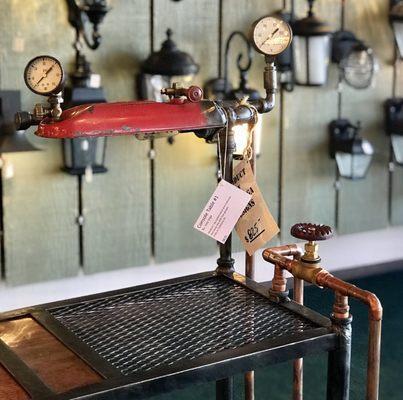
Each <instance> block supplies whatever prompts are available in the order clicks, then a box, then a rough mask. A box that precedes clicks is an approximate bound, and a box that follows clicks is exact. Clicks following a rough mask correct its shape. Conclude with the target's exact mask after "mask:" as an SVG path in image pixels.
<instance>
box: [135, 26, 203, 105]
mask: <svg viewBox="0 0 403 400" xmlns="http://www.w3.org/2000/svg"><path fill="white" fill-rule="evenodd" d="M166 35H167V39H166V40H165V41H164V42H163V43H162V46H161V49H160V50H159V51H155V52H153V53H151V54H150V56H149V57H148V58H147V59H146V60H145V61H144V62H143V63H142V65H141V73H140V74H139V76H138V96H139V98H140V99H144V100H155V101H164V99H163V97H162V95H161V89H162V88H165V87H171V86H172V84H173V83H174V82H177V83H179V84H180V85H181V86H189V83H190V82H191V81H192V80H193V78H194V76H195V75H196V74H197V73H198V72H199V65H198V64H196V63H195V61H194V59H193V58H192V56H191V55H190V54H188V53H185V52H184V51H181V50H179V49H178V47H177V46H176V44H175V42H174V41H173V40H172V39H171V36H172V30H171V29H168V30H167V31H166Z"/></svg>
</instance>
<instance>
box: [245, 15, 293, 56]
mask: <svg viewBox="0 0 403 400" xmlns="http://www.w3.org/2000/svg"><path fill="white" fill-rule="evenodd" d="M291 41H292V30H291V27H290V25H288V23H287V22H285V21H283V20H281V19H279V18H275V17H263V18H261V19H259V20H258V21H256V22H255V23H254V24H253V27H252V43H253V45H254V47H255V49H256V50H257V51H258V52H260V53H262V54H265V55H267V56H276V55H278V54H280V53H282V52H283V51H284V50H285V49H286V48H287V47H288V46H289V45H290V43H291Z"/></svg>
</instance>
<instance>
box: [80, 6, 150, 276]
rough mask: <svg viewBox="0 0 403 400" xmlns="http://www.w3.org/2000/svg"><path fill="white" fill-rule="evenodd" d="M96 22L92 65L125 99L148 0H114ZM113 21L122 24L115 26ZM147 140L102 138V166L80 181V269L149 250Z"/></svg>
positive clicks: (135, 259) (145, 257)
mask: <svg viewBox="0 0 403 400" xmlns="http://www.w3.org/2000/svg"><path fill="white" fill-rule="evenodd" d="M112 7H113V9H112V11H111V12H110V13H109V14H108V15H107V17H106V18H105V21H104V23H103V24H102V28H101V29H102V35H103V37H104V39H103V43H102V45H101V46H100V48H99V50H97V52H95V54H90V56H91V59H93V60H94V63H93V69H94V71H96V72H97V73H100V74H101V76H103V77H104V79H103V83H104V88H105V91H106V97H107V100H108V101H120V100H124V101H126V100H131V99H133V97H134V93H135V87H134V77H135V74H136V73H137V72H138V69H139V64H140V62H141V61H142V60H143V59H145V58H146V57H147V56H148V53H149V48H150V35H149V26H150V18H151V16H150V5H149V0H136V2H135V4H134V2H133V1H132V0H119V1H115V2H113V3H112ZM117 26H121V27H124V29H116V27H117ZM147 153H148V143H147V142H140V141H138V140H137V139H135V138H133V137H121V138H108V142H107V150H106V166H107V168H108V172H107V173H106V174H99V175H95V176H94V180H93V182H91V183H85V182H84V185H83V206H84V271H85V272H87V273H92V272H99V271H106V270H112V269H119V268H126V267H132V266H134V265H146V264H147V263H148V262H149V258H150V252H151V242H150V235H151V233H150V232H151V226H150V213H151V209H150V205H151V203H150V171H149V168H148V165H149V161H148V156H147Z"/></svg>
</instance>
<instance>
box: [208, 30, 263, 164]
mask: <svg viewBox="0 0 403 400" xmlns="http://www.w3.org/2000/svg"><path fill="white" fill-rule="evenodd" d="M236 37H239V38H240V39H241V40H242V41H243V42H244V44H245V48H246V57H245V56H244V54H242V53H239V54H238V56H237V68H238V71H239V85H238V87H237V88H235V89H234V88H233V86H232V85H231V83H230V82H229V79H228V59H229V50H230V45H231V42H232V40H233V39H234V38H236ZM224 56H225V57H224V77H223V78H221V77H219V78H215V79H212V80H210V81H208V82H207V83H206V84H205V86H204V90H205V93H207V94H208V95H209V98H213V99H215V100H237V101H242V100H243V99H245V98H248V99H249V100H259V99H261V98H262V97H261V95H260V93H259V91H258V90H256V89H253V88H251V87H250V86H249V84H248V72H249V69H250V67H251V66H252V47H251V45H250V43H249V40H248V38H247V37H246V36H245V34H244V33H243V32H240V31H234V32H232V33H231V34H230V35H229V36H228V39H227V41H226V44H225V54H224ZM244 58H245V59H246V62H245V65H244V66H242V63H243V61H244ZM249 129H250V126H249V125H248V124H240V125H235V126H234V127H233V131H234V140H235V146H236V149H235V151H234V157H235V158H241V157H242V156H243V155H244V152H245V150H246V148H247V146H248V141H249V140H248V138H249ZM254 138H255V153H256V156H259V155H260V150H261V142H262V119H261V117H260V115H259V116H258V121H257V124H256V126H255V134H254Z"/></svg>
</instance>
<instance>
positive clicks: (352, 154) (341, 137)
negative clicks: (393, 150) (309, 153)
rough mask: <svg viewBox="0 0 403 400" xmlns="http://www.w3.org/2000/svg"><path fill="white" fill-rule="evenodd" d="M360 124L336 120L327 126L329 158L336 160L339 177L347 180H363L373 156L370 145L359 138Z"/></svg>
mask: <svg viewBox="0 0 403 400" xmlns="http://www.w3.org/2000/svg"><path fill="white" fill-rule="evenodd" d="M360 129H361V126H360V123H359V122H358V123H357V125H353V124H351V122H350V121H349V120H347V119H337V120H333V121H331V123H330V124H329V134H330V144H329V153H330V157H331V158H333V159H335V160H336V163H337V168H338V170H339V173H340V176H341V177H343V178H347V179H362V178H365V176H366V174H367V172H368V169H369V166H370V164H371V160H372V157H373V154H374V149H373V147H372V144H371V143H370V142H369V141H368V140H366V139H363V138H361V137H360V136H359V131H360Z"/></svg>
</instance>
